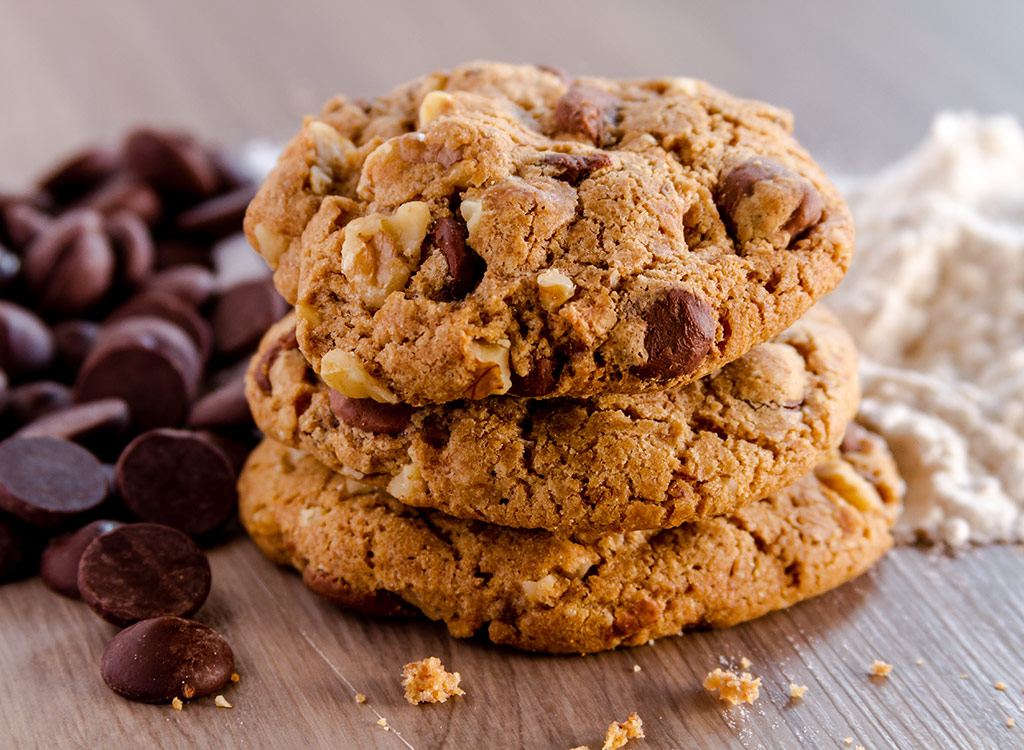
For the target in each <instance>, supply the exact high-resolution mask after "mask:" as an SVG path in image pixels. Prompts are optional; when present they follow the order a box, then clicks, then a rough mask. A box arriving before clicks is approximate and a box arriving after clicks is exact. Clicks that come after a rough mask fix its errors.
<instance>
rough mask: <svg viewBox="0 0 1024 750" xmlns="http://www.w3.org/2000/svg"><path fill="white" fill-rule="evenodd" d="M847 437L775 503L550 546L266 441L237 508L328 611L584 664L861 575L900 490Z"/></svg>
mask: <svg viewBox="0 0 1024 750" xmlns="http://www.w3.org/2000/svg"><path fill="white" fill-rule="evenodd" d="M847 438H848V439H847V440H844V442H843V447H842V449H841V451H839V452H837V453H835V454H834V455H833V456H832V457H830V458H828V459H826V460H825V461H824V462H822V463H821V464H820V465H819V466H818V467H817V468H816V469H815V470H814V471H813V472H811V473H810V474H808V475H807V476H805V477H803V478H802V479H799V480H797V481H796V482H795V483H794V484H792V485H791V486H790V487H788V488H786V489H785V490H781V491H779V492H777V493H775V494H774V495H772V496H770V497H768V498H766V499H763V500H759V501H757V502H754V503H751V504H750V505H747V506H746V507H744V508H742V509H740V510H739V511H737V512H735V513H733V514H730V515H725V516H719V517H716V518H710V519H706V520H703V521H697V522H694V523H688V524H685V525H683V526H680V527H678V528H675V529H670V530H666V531H657V532H632V533H628V534H610V535H582V536H575V537H560V536H556V535H553V534H549V533H547V532H542V531H528V530H519V529H509V528H505V527H501V526H495V525H493V524H486V523H480V522H476V521H466V520H461V519H455V518H451V517H449V516H445V515H443V514H441V513H438V512H436V511H431V510H422V509H416V508H411V507H408V506H405V505H403V504H401V503H399V502H397V501H396V500H394V499H393V498H390V497H388V496H387V495H386V494H385V493H383V492H381V491H379V490H377V489H375V488H372V487H370V486H368V485H362V484H360V483H358V482H355V481H353V480H351V479H346V478H344V477H342V476H340V475H338V474H335V473H333V472H331V471H330V470H329V469H327V468H326V467H324V466H323V465H322V464H320V463H318V462H316V461H315V460H314V459H312V458H310V457H309V456H308V455H306V454H304V453H302V452H300V451H296V450H294V449H290V448H287V447H284V446H282V445H280V444H279V443H275V442H273V441H270V440H266V441H264V442H263V443H262V444H261V445H260V446H259V447H257V448H256V450H255V451H254V452H253V453H252V454H251V456H250V457H249V461H248V464H247V465H246V468H245V470H244V471H243V473H242V475H241V478H240V480H239V506H240V510H241V515H242V521H243V523H244V524H245V527H246V529H247V530H248V532H249V534H250V535H251V536H252V538H253V539H254V540H255V542H256V543H257V545H259V547H260V548H261V549H262V550H263V552H264V553H266V554H267V555H268V556H269V557H271V558H272V559H273V560H275V561H276V562H278V563H280V564H286V565H287V564H290V565H293V566H295V567H296V568H297V569H298V570H299V571H301V572H302V576H303V580H304V581H305V582H306V583H307V584H308V585H309V586H310V587H311V588H313V589H314V590H315V591H317V592H318V593H320V594H321V595H323V596H325V597H327V598H329V599H331V600H333V601H335V602H338V603H339V604H343V605H345V606H348V607H353V608H355V609H359V610H364V611H370V612H374V613H385V614H410V613H415V612H416V611H417V610H419V611H422V613H423V614H425V615H427V616H428V617H430V618H431V619H434V620H442V621H444V622H445V624H446V625H447V626H448V629H449V631H450V632H451V634H452V635H454V636H456V637H460V638H464V637H469V636H471V635H473V634H474V633H476V632H480V631H482V632H486V634H487V636H488V637H489V638H490V639H491V640H492V641H494V642H495V643H500V644H507V645H511V646H515V647H517V648H522V649H528V650H532V651H549V652H556V653H586V652H592V651H601V650H605V649H610V648H615V647H616V646H622V645H625V646H633V645H639V644H642V643H646V642H647V641H648V639H650V638H658V637H662V636H666V635H674V634H676V633H679V632H680V630H682V629H685V628H690V627H707V626H710V627H724V626H728V625H734V624H736V623H739V622H743V621H745V620H749V619H752V618H754V617H758V616H760V615H762V614H765V613H766V612H769V611H771V610H773V609H778V608H781V607H786V606H789V605H791V604H794V603H796V602H798V601H801V600H803V599H807V598H809V597H812V596H815V595H817V594H820V593H822V592H824V591H827V590H829V589H831V588H833V587H835V586H838V585H840V584H842V583H844V582H845V581H847V580H849V579H851V578H853V577H855V576H857V575H860V574H861V573H863V572H864V571H865V570H866V569H867V568H868V567H870V566H871V565H872V564H873V563H874V562H875V561H876V560H877V559H878V558H879V557H881V556H882V555H883V554H884V553H885V551H886V550H887V549H889V547H890V546H891V544H892V539H891V537H890V534H889V529H890V528H891V526H892V523H893V521H894V520H895V517H896V515H897V513H898V511H899V508H900V495H901V492H902V483H901V481H900V479H899V477H898V476H897V474H896V468H895V465H894V464H893V461H892V458H891V456H890V455H889V453H888V451H887V449H886V448H885V446H884V444H882V442H881V440H880V439H879V438H877V437H876V436H874V435H871V434H869V433H867V432H866V431H864V430H862V429H861V428H859V427H857V426H856V425H853V426H852V427H851V430H850V431H849V432H848V435H847Z"/></svg>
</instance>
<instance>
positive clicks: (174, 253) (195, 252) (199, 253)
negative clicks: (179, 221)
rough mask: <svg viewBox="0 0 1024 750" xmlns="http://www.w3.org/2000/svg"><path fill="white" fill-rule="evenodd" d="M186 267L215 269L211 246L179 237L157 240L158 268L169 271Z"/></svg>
mask: <svg viewBox="0 0 1024 750" xmlns="http://www.w3.org/2000/svg"><path fill="white" fill-rule="evenodd" d="M184 265H189V266H203V267H204V268H213V255H212V254H211V252H210V246H209V245H208V244H203V243H199V242H190V241H189V240H183V239H179V238H177V237H162V238H157V243H156V267H157V268H160V269H167V268H177V267H178V266H184Z"/></svg>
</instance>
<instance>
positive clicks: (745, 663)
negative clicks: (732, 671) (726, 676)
mask: <svg viewBox="0 0 1024 750" xmlns="http://www.w3.org/2000/svg"><path fill="white" fill-rule="evenodd" d="M740 666H741V667H743V668H744V669H750V659H748V658H747V657H745V656H744V657H743V658H742V659H740Z"/></svg>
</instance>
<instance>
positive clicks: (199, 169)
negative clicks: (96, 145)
mask: <svg viewBox="0 0 1024 750" xmlns="http://www.w3.org/2000/svg"><path fill="white" fill-rule="evenodd" d="M124 158H125V162H126V163H127V165H128V169H129V170H131V171H132V172H133V173H134V174H136V175H137V176H138V177H140V178H141V179H143V180H145V181H146V182H148V183H149V184H151V185H152V186H153V187H155V188H156V189H157V190H161V191H166V192H169V193H178V194H181V195H186V196H189V197H192V198H205V197H207V196H209V195H212V194H213V193H214V192H215V191H216V190H217V188H218V186H219V185H220V181H221V175H220V172H219V170H218V169H217V165H216V163H215V162H214V161H213V159H212V158H211V157H210V154H209V153H208V152H207V151H206V149H204V148H203V147H202V146H200V145H199V144H198V143H197V142H196V141H195V139H194V138H192V137H191V136H190V135H188V134H186V133H180V132H171V131H163V130H155V129H151V128H140V129H139V130H136V131H134V132H132V133H130V134H129V135H128V137H127V138H126V139H125V143H124Z"/></svg>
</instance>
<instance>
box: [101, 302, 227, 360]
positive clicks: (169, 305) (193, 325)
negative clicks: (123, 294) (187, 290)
mask: <svg viewBox="0 0 1024 750" xmlns="http://www.w3.org/2000/svg"><path fill="white" fill-rule="evenodd" d="M139 317H153V318H160V319H161V320H166V321H167V322H168V323H173V324H174V325H176V326H178V328H180V329H181V330H182V331H184V332H185V333H187V334H188V337H189V338H190V339H192V343H193V344H195V346H196V350H197V351H198V352H199V356H200V358H201V359H202V360H203V361H204V362H205V361H206V360H207V359H209V357H210V353H211V351H212V349H213V332H212V331H211V330H210V324H209V323H207V322H206V320H205V319H204V318H203V317H202V316H200V315H199V313H197V312H196V311H195V309H194V308H193V307H192V306H191V305H189V304H188V303H186V302H182V301H181V300H180V299H179V298H177V297H175V296H174V295H171V294H166V293H162V292H144V293H142V294H138V295H136V296H135V297H132V298H131V299H130V300H128V301H127V302H125V303H124V304H123V305H121V307H119V308H117V310H115V311H114V312H112V313H111V314H110V317H109V318H107V321H108V322H113V321H116V320H125V319H127V318H139Z"/></svg>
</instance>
